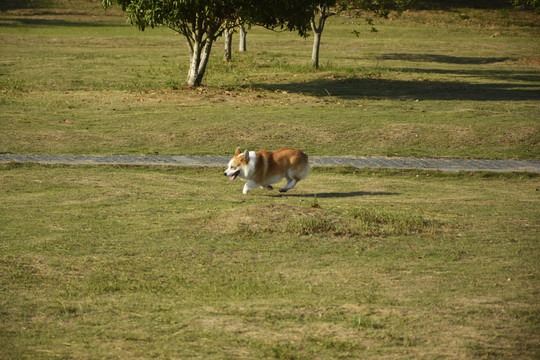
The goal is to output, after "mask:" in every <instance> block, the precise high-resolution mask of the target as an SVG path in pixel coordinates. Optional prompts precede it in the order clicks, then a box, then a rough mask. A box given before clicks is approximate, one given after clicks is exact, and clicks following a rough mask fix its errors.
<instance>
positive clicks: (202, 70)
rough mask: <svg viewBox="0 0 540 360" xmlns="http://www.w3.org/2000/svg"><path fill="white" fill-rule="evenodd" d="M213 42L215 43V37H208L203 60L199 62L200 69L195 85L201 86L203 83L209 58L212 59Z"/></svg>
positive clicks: (202, 56)
mask: <svg viewBox="0 0 540 360" xmlns="http://www.w3.org/2000/svg"><path fill="white" fill-rule="evenodd" d="M213 43H214V39H211V38H208V39H206V45H205V46H204V49H203V52H202V55H201V61H200V63H199V71H198V74H197V80H196V83H195V86H200V85H201V83H202V79H203V76H204V73H205V72H206V64H208V59H210V51H211V50H212V44H213Z"/></svg>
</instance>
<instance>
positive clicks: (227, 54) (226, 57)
mask: <svg viewBox="0 0 540 360" xmlns="http://www.w3.org/2000/svg"><path fill="white" fill-rule="evenodd" d="M232 38H233V30H225V31H223V39H225V48H224V49H223V50H224V51H223V61H225V62H229V61H231V52H232V50H231V46H232Z"/></svg>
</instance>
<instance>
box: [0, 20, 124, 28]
mask: <svg viewBox="0 0 540 360" xmlns="http://www.w3.org/2000/svg"><path fill="white" fill-rule="evenodd" d="M23 26H65V27H124V26H127V25H126V24H123V23H111V22H99V21H96V22H89V21H68V20H61V19H35V18H24V17H17V18H9V22H0V28H2V27H6V28H7V27H9V28H17V27H23Z"/></svg>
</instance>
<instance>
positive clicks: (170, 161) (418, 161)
mask: <svg viewBox="0 0 540 360" xmlns="http://www.w3.org/2000/svg"><path fill="white" fill-rule="evenodd" d="M229 159H230V156H181V155H178V156H174V155H170V156H168V155H17V154H0V163H6V162H31V163H40V164H67V165H104V164H108V165H113V164H118V165H168V166H220V167H225V166H226V164H227V162H228V161H229ZM310 162H311V163H312V164H313V165H314V166H354V167H358V168H362V167H368V168H386V169H423V170H441V171H461V170H463V171H499V172H511V171H519V172H535V173H540V161H537V160H481V159H449V158H406V157H376V156H374V157H371V156H310Z"/></svg>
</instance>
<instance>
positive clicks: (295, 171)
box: [224, 148, 310, 194]
mask: <svg viewBox="0 0 540 360" xmlns="http://www.w3.org/2000/svg"><path fill="white" fill-rule="evenodd" d="M309 169H310V164H309V162H308V156H307V155H306V154H305V153H304V152H303V151H302V150H300V149H289V148H285V149H279V150H276V151H266V150H260V151H257V152H255V151H247V150H246V151H244V152H243V153H242V150H240V148H237V149H236V152H235V153H234V156H233V157H232V159H231V160H230V161H229V165H228V168H227V170H225V173H224V175H225V176H229V177H230V180H231V181H232V180H234V179H236V178H237V177H240V179H242V180H245V181H247V182H246V184H245V185H244V191H243V193H244V194H247V193H248V192H249V190H251V189H255V188H256V187H258V186H261V187H263V188H265V189H268V190H272V189H273V187H272V186H271V184H273V183H276V182H278V181H280V180H281V179H283V178H287V184H286V185H285V186H284V187H282V188H281V189H279V191H280V192H286V191H287V190H290V189H292V188H293V187H294V186H295V185H296V183H297V182H298V181H300V180H303V179H305V178H306V177H307V176H308V174H309Z"/></svg>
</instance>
